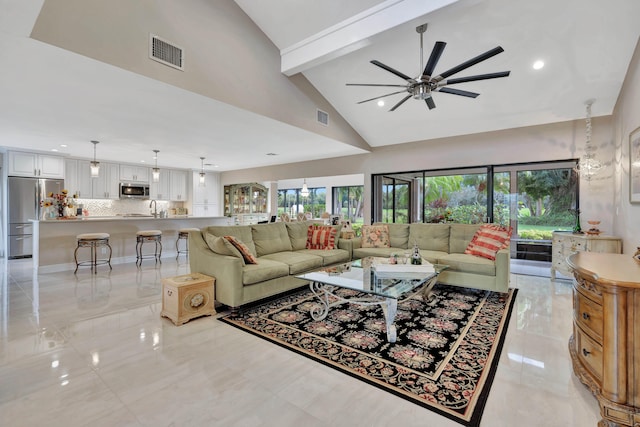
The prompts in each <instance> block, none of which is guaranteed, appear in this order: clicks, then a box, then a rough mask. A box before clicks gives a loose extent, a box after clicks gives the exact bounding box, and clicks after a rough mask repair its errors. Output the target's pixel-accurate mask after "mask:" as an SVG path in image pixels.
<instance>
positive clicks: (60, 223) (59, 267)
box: [32, 216, 230, 272]
mask: <svg viewBox="0 0 640 427" xmlns="http://www.w3.org/2000/svg"><path fill="white" fill-rule="evenodd" d="M229 220H230V218H228V217H193V216H175V217H168V218H154V217H146V216H139V217H136V216H134V217H126V216H115V217H78V218H75V219H60V220H46V221H36V220H34V221H32V222H33V266H34V268H35V269H38V270H41V271H42V272H53V271H64V270H73V269H75V267H76V264H75V260H74V256H73V253H74V250H75V248H76V245H77V241H76V236H77V235H78V234H84V233H109V235H110V237H109V243H110V245H111V248H112V250H113V253H112V258H111V263H112V264H113V265H116V264H122V263H125V262H134V261H135V260H136V233H137V232H138V231H140V230H160V231H162V245H163V251H162V256H163V257H175V256H176V251H175V248H176V239H177V238H178V231H179V230H180V229H181V228H203V227H207V226H210V225H228V224H229Z"/></svg>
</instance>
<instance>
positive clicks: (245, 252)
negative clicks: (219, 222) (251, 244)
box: [224, 236, 258, 264]
mask: <svg viewBox="0 0 640 427" xmlns="http://www.w3.org/2000/svg"><path fill="white" fill-rule="evenodd" d="M224 239H225V240H226V241H227V242H229V243H231V244H232V245H233V247H234V248H236V249H237V250H238V251H240V253H241V254H242V258H243V259H244V262H246V263H247V264H257V263H258V259H257V258H256V257H254V256H253V254H252V253H251V251H250V250H249V248H248V247H247V245H245V244H244V243H242V242H241V241H240V240H238V239H236V238H235V237H233V236H224Z"/></svg>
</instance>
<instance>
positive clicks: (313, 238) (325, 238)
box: [306, 225, 338, 250]
mask: <svg viewBox="0 0 640 427" xmlns="http://www.w3.org/2000/svg"><path fill="white" fill-rule="evenodd" d="M337 235H338V230H336V227H334V226H331V225H310V226H309V228H307V245H306V248H307V249H326V250H330V249H335V247H336V236H337Z"/></svg>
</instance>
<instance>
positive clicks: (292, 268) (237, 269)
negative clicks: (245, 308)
mask: <svg viewBox="0 0 640 427" xmlns="http://www.w3.org/2000/svg"><path fill="white" fill-rule="evenodd" d="M313 224H316V223H315V222H314V221H299V222H287V223H285V222H275V223H269V224H257V225H244V226H222V225H221V226H211V227H206V228H203V229H202V230H200V231H190V232H189V264H190V267H191V272H193V273H202V274H206V275H209V276H212V277H215V279H216V282H215V294H216V301H218V302H219V303H222V304H224V305H227V306H229V307H231V309H232V310H234V311H235V310H236V309H237V308H239V307H240V306H242V305H245V304H247V303H250V302H254V301H258V300H260V299H263V298H267V297H270V296H273V295H277V294H279V293H282V292H285V291H288V290H291V289H295V288H297V287H300V286H304V285H306V284H307V283H308V282H306V281H304V280H301V279H297V278H296V277H295V276H296V275H299V274H302V273H304V272H307V271H310V270H314V269H317V268H320V267H323V266H328V265H333V264H339V263H343V262H348V261H350V260H351V242H350V241H349V240H344V239H338V238H336V242H337V248H336V249H330V250H321V249H306V242H307V230H308V227H309V225H313ZM335 227H336V230H337V231H338V233H337V235H338V236H339V234H340V233H339V229H340V226H335ZM216 236H217V237H222V236H234V237H236V238H237V239H238V240H240V241H241V242H242V243H244V244H245V245H246V246H247V247H248V249H249V250H250V252H251V253H252V254H253V255H254V256H256V257H257V260H258V264H245V262H244V261H243V258H242V257H238V256H234V255H227V254H225V251H224V250H219V249H217V250H218V253H216V252H214V251H213V250H212V249H211V247H210V245H209V244H208V243H207V239H209V243H210V244H211V243H212V242H213V240H212V239H215V237H216ZM212 246H213V248H214V249H216V246H215V245H213V244H212ZM222 249H224V248H222Z"/></svg>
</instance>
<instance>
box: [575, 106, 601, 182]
mask: <svg viewBox="0 0 640 427" xmlns="http://www.w3.org/2000/svg"><path fill="white" fill-rule="evenodd" d="M593 101H594V100H593V99H590V100H588V101H587V102H586V104H587V132H586V134H587V142H586V144H585V146H584V151H585V153H584V157H582V159H581V160H580V164H579V170H580V175H581V176H582V177H584V179H586V180H587V181H591V179H592V178H593V177H594V176H596V175H597V174H598V172H600V170H601V169H602V166H603V165H602V162H601V161H600V160H598V159H596V153H595V152H596V147H594V146H592V145H591V104H593Z"/></svg>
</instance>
